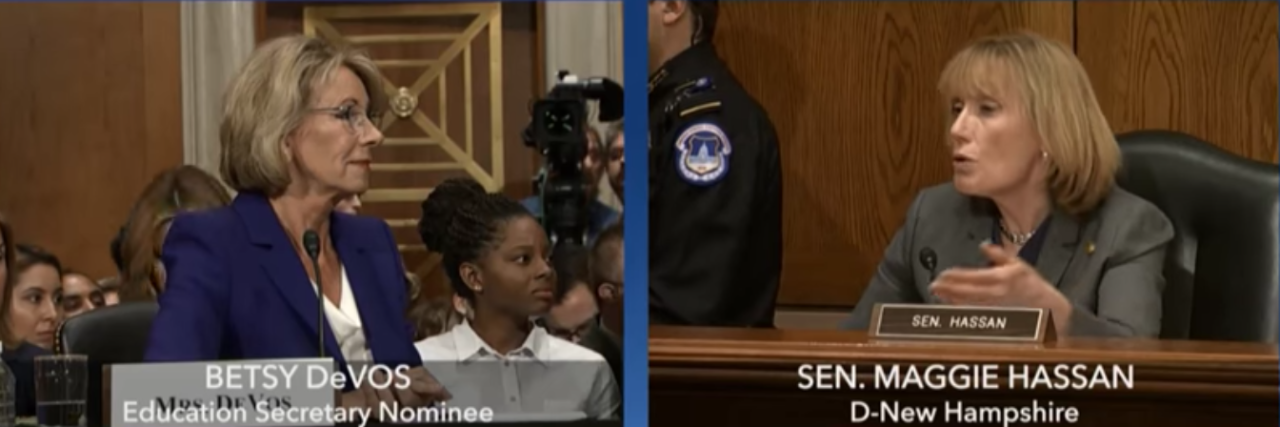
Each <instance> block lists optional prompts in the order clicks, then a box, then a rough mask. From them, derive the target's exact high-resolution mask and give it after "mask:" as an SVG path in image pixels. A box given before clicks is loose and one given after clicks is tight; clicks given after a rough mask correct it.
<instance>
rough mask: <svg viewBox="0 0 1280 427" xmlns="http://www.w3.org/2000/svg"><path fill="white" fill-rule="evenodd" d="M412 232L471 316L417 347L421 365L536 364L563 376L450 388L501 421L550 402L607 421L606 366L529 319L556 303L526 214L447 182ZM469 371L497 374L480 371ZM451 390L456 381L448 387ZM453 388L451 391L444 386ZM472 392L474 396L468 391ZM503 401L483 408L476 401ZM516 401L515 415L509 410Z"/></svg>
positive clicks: (610, 414)
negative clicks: (437, 258)
mask: <svg viewBox="0 0 1280 427" xmlns="http://www.w3.org/2000/svg"><path fill="white" fill-rule="evenodd" d="M418 233H419V235H420V237H421V238H422V242H423V243H424V244H426V246H427V249H428V250H431V251H433V252H439V253H441V254H442V255H443V261H442V265H443V266H444V268H445V275H446V276H447V277H448V278H449V283H450V284H451V285H452V286H453V290H454V292H455V293H457V294H458V295H459V296H461V297H462V298H463V299H465V300H466V301H467V302H469V303H470V307H471V308H472V309H474V316H473V318H472V319H470V320H467V321H465V322H462V324H460V325H458V326H456V327H454V328H453V329H452V330H450V331H449V332H446V333H444V334H440V335H436V336H433V337H430V338H427V339H426V340H423V341H419V342H418V343H417V348H418V353H419V355H420V356H421V357H422V358H423V359H424V360H431V361H436V362H457V363H461V362H468V363H470V362H476V361H490V362H494V361H530V360H537V361H544V362H566V361H573V362H576V363H569V364H556V365H554V366H555V367H556V368H567V369H569V371H567V372H560V371H558V370H556V369H555V368H549V369H552V370H549V371H534V372H539V373H545V374H546V375H545V376H542V375H529V376H522V377H521V378H519V379H518V384H507V383H506V382H505V381H504V382H503V383H501V384H478V383H475V382H474V381H472V380H473V379H474V378H475V377H471V376H465V377H466V378H459V379H457V380H456V381H457V385H458V386H459V387H462V388H465V389H468V390H471V391H472V393H463V394H461V395H469V394H474V395H476V397H474V399H478V401H463V402H454V403H460V404H462V405H468V406H469V405H477V406H490V407H493V408H495V411H498V412H502V413H509V412H513V413H526V412H528V411H536V409H526V406H524V405H531V406H532V407H535V408H540V409H544V410H545V409H546V408H544V407H543V404H544V403H549V402H548V401H549V400H551V399H550V398H554V400H556V401H558V402H557V403H560V405H559V406H561V407H558V408H555V409H556V410H559V411H565V412H581V413H582V414H585V415H586V416H587V417H588V418H592V419H609V418H614V417H615V416H616V413H617V411H618V408H619V407H620V406H621V400H620V399H619V397H618V390H617V386H616V385H615V382H614V379H613V375H612V374H611V373H610V371H609V366H608V363H607V362H606V361H605V360H604V358H603V357H601V356H600V355H599V354H597V353H595V352H593V351H590V350H587V349H585V348H582V347H580V346H577V345H574V344H573V343H570V342H568V341H565V340H563V339H560V338H557V337H555V336H553V335H551V334H549V333H547V330H546V329H544V328H542V327H540V326H538V325H537V324H536V323H535V322H534V321H532V319H534V318H536V317H537V316H541V315H544V314H546V313H547V311H548V310H550V309H551V305H552V304H553V303H554V298H555V279H556V272H555V270H553V269H552V267H551V265H550V263H548V262H547V259H548V258H549V257H550V256H551V253H550V252H551V250H550V248H551V246H550V242H549V241H548V238H547V234H546V232H544V231H543V229H542V226H540V225H539V224H538V222H537V221H536V220H535V219H534V218H533V216H532V215H531V214H530V213H529V211H528V210H527V209H525V208H524V207H523V206H521V205H520V204H519V203H517V202H515V201H514V200H511V199H508V198H507V197H506V196H504V195H502V194H490V193H487V192H485V190H484V188H483V187H481V186H480V184H479V183H476V182H475V181H473V180H469V179H449V180H446V181H445V182H444V183H442V184H440V185H439V186H438V187H436V188H435V190H434V191H432V192H431V195H430V196H428V197H427V199H426V200H424V201H423V202H422V218H421V219H420V220H419V222H418ZM474 366H475V368H474V369H502V366H501V365H498V364H478V365H474ZM450 380H451V381H453V380H454V379H452V378H451V379H450ZM446 384H451V383H446ZM472 389H474V390H472ZM485 395H490V396H494V397H495V398H497V399H501V401H490V400H488V399H485V398H484V397H483V396H485ZM508 396H514V397H516V402H518V403H516V404H514V406H517V408H512V406H513V404H511V403H510V402H509V401H508Z"/></svg>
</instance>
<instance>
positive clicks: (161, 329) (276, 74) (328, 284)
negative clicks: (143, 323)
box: [146, 36, 448, 409]
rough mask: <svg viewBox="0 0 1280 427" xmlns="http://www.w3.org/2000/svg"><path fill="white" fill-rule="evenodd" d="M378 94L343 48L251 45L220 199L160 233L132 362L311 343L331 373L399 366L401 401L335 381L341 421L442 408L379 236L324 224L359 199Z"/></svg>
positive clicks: (230, 114)
mask: <svg viewBox="0 0 1280 427" xmlns="http://www.w3.org/2000/svg"><path fill="white" fill-rule="evenodd" d="M385 94H386V92H385V91H384V90H383V88H382V79H381V77H380V74H379V72H378V70H377V67H376V65H375V64H374V62H373V61H372V60H371V59H369V57H368V56H367V55H365V54H364V53H362V52H360V51H358V50H355V49H354V48H352V47H351V46H349V45H345V44H340V43H332V42H330V41H328V40H326V39H323V38H315V37H309V36H286V37H280V38H276V39H274V40H270V41H267V42H266V43H263V44H261V45H259V46H258V48H257V49H256V50H255V51H254V52H253V54H252V55H251V56H250V57H249V58H248V60H247V61H246V62H245V63H244V65H243V67H242V68H241V69H240V71H239V72H238V73H237V74H236V76H235V77H233V78H232V79H231V81H230V83H229V84H228V85H227V91H226V95H225V97H224V102H223V114H224V117H223V122H222V126H221V140H222V147H221V148H222V156H221V158H222V165H221V172H222V178H223V179H224V180H225V181H226V183H227V184H229V185H230V186H231V187H232V189H234V190H235V191H236V192H237V194H236V198H235V200H234V201H233V202H232V203H231V204H230V205H229V206H226V207H221V208H215V209H208V210H205V211H201V212H192V213H184V214H181V215H178V216H177V217H176V218H174V219H173V225H172V227H171V229H170V230H169V236H168V238H167V239H166V240H165V242H164V257H163V258H164V263H165V264H164V265H165V268H166V270H168V271H167V273H168V277H167V279H168V280H167V281H165V280H157V282H160V283H164V288H163V292H162V293H159V305H160V309H159V311H158V312H157V313H156V317H155V320H154V322H153V323H152V328H151V335H150V340H149V343H148V347H147V351H146V360H147V361H156V362H159V361H205V360H218V359H221V360H244V359H286V358H299V357H315V356H316V354H317V352H318V351H320V350H321V349H319V348H317V346H318V345H320V344H318V342H323V343H325V344H324V345H323V352H324V354H325V355H326V357H328V358H332V359H333V360H334V367H335V370H337V371H339V372H343V373H346V372H350V370H348V369H347V367H349V366H352V365H353V364H355V363H370V364H375V365H378V366H386V367H400V366H407V367H409V368H410V369H407V370H405V371H403V372H402V374H405V375H406V376H408V377H409V384H408V385H409V387H407V388H394V387H393V390H374V388H373V385H371V384H370V382H363V383H361V384H360V385H359V386H358V388H357V385H356V383H355V381H353V380H352V378H350V377H348V378H347V380H348V381H346V384H347V387H346V388H345V389H344V390H343V394H342V396H341V401H340V402H339V403H338V405H339V406H341V407H343V408H347V409H352V408H362V409H370V408H380V407H382V405H384V404H389V403H393V402H394V403H397V404H398V405H400V407H402V408H405V409H412V408H420V407H424V406H426V405H430V404H433V403H435V402H438V401H441V400H443V399H445V398H447V396H448V392H447V391H445V390H443V389H441V388H440V387H439V385H438V384H436V383H435V381H434V380H433V379H432V378H431V377H430V375H428V374H427V371H426V370H425V369H423V368H422V367H421V360H420V359H419V358H418V355H417V351H416V350H415V349H414V347H413V336H412V333H411V331H410V328H409V325H408V323H407V321H406V319H405V310H407V308H408V298H407V292H406V289H405V282H404V271H405V269H404V265H403V263H402V261H401V259H400V254H399V252H398V251H397V250H396V244H395V241H394V240H393V239H392V236H391V230H390V229H389V228H388V227H387V224H386V222H384V221H382V220H378V219H375V218H370V217H363V216H355V215H344V214H337V213H335V212H334V209H335V206H336V205H337V203H338V201H339V200H340V199H341V198H342V197H344V196H345V195H350V194H359V193H361V192H363V191H365V190H366V189H367V188H368V186H369V179H370V178H369V173H370V167H371V166H370V164H371V159H372V157H371V150H372V149H373V148H374V147H375V146H377V145H378V144H379V143H381V141H382V133H381V132H380V131H379V128H378V124H377V121H376V120H377V118H378V117H381V116H380V111H378V109H380V108H383V106H385V105H387V104H386V97H385ZM147 224H150V223H147ZM308 236H313V237H308ZM304 241H311V242H313V243H314V245H313V244H304V243H303V242H304ZM307 247H313V248H314V250H315V252H312V253H314V254H315V257H316V258H312V255H311V254H309V253H308V252H310V251H309V250H308V249H307ZM148 255H152V256H153V255H154V254H148ZM316 264H318V266H316ZM158 290H159V289H157V291H158ZM304 307H305V308H306V309H305V310H304V309H302V308H304ZM317 311H322V312H323V314H324V315H323V316H321V315H319V314H318V313H317ZM321 321H324V322H325V323H319V322H321ZM322 325H323V328H319V326H322ZM317 329H321V331H317ZM318 334H322V335H318Z"/></svg>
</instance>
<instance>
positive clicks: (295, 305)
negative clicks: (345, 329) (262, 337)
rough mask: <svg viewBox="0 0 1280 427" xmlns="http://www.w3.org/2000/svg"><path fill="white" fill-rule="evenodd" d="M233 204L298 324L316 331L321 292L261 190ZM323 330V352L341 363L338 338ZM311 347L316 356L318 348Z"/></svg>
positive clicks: (263, 266) (238, 196) (242, 194)
mask: <svg viewBox="0 0 1280 427" xmlns="http://www.w3.org/2000/svg"><path fill="white" fill-rule="evenodd" d="M233 206H234V208H235V210H236V212H238V213H239V214H240V216H241V217H242V218H243V219H244V223H245V224H246V226H247V227H248V231H249V239H250V240H251V241H252V242H253V244H254V246H256V247H257V250H258V251H260V252H259V254H258V255H259V256H258V257H257V258H258V260H259V262H260V263H261V265H262V268H263V270H265V271H266V273H267V276H268V277H270V278H271V283H272V284H273V285H275V287H276V290H278V291H279V292H280V294H281V295H282V296H283V297H284V300H285V302H286V303H287V304H288V305H289V307H290V308H291V309H292V311H293V314H294V315H295V317H296V318H297V319H298V321H299V323H300V324H301V326H302V327H304V328H306V329H307V330H309V331H315V330H316V329H317V328H316V326H317V325H318V324H319V321H320V310H321V309H322V308H321V305H320V304H321V303H322V301H321V300H320V298H321V296H320V295H319V294H318V293H317V292H316V291H315V289H314V288H313V287H312V284H311V279H310V278H309V277H307V270H306V269H305V268H303V266H302V261H301V259H299V258H298V255H297V251H296V250H294V247H293V244H292V243H290V241H289V237H288V234H286V233H285V231H284V226H282V225H280V219H279V218H277V217H276V214H275V211H274V210H272V209H271V204H270V202H268V201H267V198H266V197H264V196H262V195H260V194H255V193H240V194H239V195H237V196H236V199H235V202H234V203H233ZM324 330H325V345H324V347H325V350H324V352H325V355H326V356H330V357H333V358H334V359H335V360H337V361H338V363H339V364H340V365H341V364H342V363H343V358H342V352H341V351H340V349H339V347H338V341H337V340H336V339H334V337H333V331H332V330H331V329H330V328H329V325H328V324H325V325H324ZM312 333H314V332H312ZM313 341H314V338H313ZM312 351H313V352H314V353H315V354H316V355H317V356H319V353H320V349H319V348H315V349H312Z"/></svg>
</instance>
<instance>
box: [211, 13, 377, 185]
mask: <svg viewBox="0 0 1280 427" xmlns="http://www.w3.org/2000/svg"><path fill="white" fill-rule="evenodd" d="M340 67H346V68H348V69H350V70H351V71H352V72H353V73H355V75H356V77H358V78H359V79H360V80H361V81H362V82H363V83H364V86H365V88H366V90H368V92H369V93H368V95H369V106H368V108H369V109H370V110H369V112H368V113H369V114H370V116H371V117H376V116H377V114H379V113H380V112H379V111H374V109H377V108H381V107H382V106H384V105H386V99H387V95H386V93H385V92H384V91H383V87H382V83H381V82H382V81H381V78H380V77H379V74H378V68H377V66H375V65H374V64H373V61H372V60H371V59H369V57H368V56H367V55H365V54H364V53H363V52H360V51H357V50H354V49H352V48H350V47H348V46H345V45H338V44H334V43H330V42H329V41H326V40H324V39H319V38H314V37H308V36H301V35H297V36H286V37H281V38H277V39H274V40H271V41H269V42H267V43H266V44H264V45H262V46H261V47H259V48H258V49H257V50H256V51H254V52H253V56H251V57H250V58H249V61H248V62H246V63H245V65H244V68H242V69H241V70H240V73H239V74H238V75H236V77H235V78H234V79H232V80H231V83H230V84H229V85H228V86H227V92H226V95H225V97H224V100H223V119H222V128H221V131H220V135H221V141H222V167H221V172H222V179H223V181H226V183H227V185H228V186H230V187H231V188H233V189H235V190H236V191H252V192H261V193H265V194H266V195H268V196H275V195H279V194H280V193H283V192H284V190H285V188H286V187H288V186H289V171H288V168H287V165H286V164H285V150H284V144H283V142H284V140H285V138H286V137H287V136H288V135H289V133H291V132H293V131H294V130H295V129H296V128H297V127H298V124H299V123H301V122H302V119H303V118H304V116H305V115H306V114H307V112H308V110H309V109H310V108H312V107H313V106H312V105H311V103H312V102H314V101H315V99H314V98H313V97H314V96H315V93H316V90H317V88H318V87H319V86H320V84H322V83H324V82H325V80H326V79H328V78H331V77H332V75H333V73H334V71H336V70H338V69H339V68H340Z"/></svg>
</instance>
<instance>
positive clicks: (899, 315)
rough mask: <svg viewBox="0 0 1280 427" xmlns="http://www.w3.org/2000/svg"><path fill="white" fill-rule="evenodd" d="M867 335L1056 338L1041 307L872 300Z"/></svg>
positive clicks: (1009, 339) (1048, 315) (1034, 341)
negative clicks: (881, 301)
mask: <svg viewBox="0 0 1280 427" xmlns="http://www.w3.org/2000/svg"><path fill="white" fill-rule="evenodd" d="M868 333H869V334H870V336H871V338H873V339H878V340H939V341H991V342H1006V343H1032V344H1043V343H1047V342H1053V341H1054V340H1055V339H1056V336H1055V333H1054V328H1053V318H1052V316H1051V313H1050V312H1049V310H1046V309H1043V308H1014V307H979V306H958V305H930V304H876V306H875V309H874V310H872V312H871V329H870V330H869V331H868Z"/></svg>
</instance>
